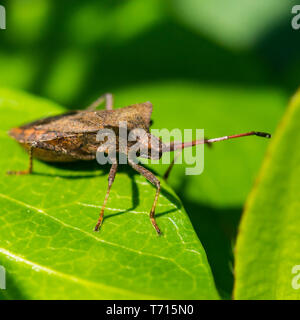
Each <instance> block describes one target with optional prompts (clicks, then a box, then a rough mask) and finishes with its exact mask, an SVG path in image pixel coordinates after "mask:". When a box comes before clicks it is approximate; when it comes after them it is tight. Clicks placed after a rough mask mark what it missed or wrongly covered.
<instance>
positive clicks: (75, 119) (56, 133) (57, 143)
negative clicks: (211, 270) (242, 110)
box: [8, 93, 271, 234]
mask: <svg viewBox="0 0 300 320" xmlns="http://www.w3.org/2000/svg"><path fill="white" fill-rule="evenodd" d="M104 101H105V102H106V110H96V108H97V107H98V106H99V105H100V104H101V103H102V102H104ZM151 113H152V104H151V103H150V102H145V103H140V104H134V105H131V106H128V107H125V108H122V109H114V110H113V98H112V95H111V94H109V93H107V94H105V95H103V96H101V97H99V98H98V99H97V100H96V101H95V102H94V103H92V104H91V105H90V106H89V107H87V108H86V109H85V110H78V111H72V112H67V113H64V114H62V115H58V116H53V117H48V118H44V119H40V120H37V121H34V122H31V123H29V124H26V125H23V126H21V127H17V128H13V129H11V130H10V131H9V135H10V136H11V137H13V138H14V139H15V140H17V141H18V142H19V143H20V144H21V146H22V147H24V148H25V149H26V150H27V151H28V153H29V168H28V169H27V170H24V171H9V172H8V174H30V173H32V170H33V166H32V159H33V157H35V158H38V159H41V160H44V161H49V162H51V161H52V162H70V161H76V160H94V159H95V158H96V154H97V150H98V148H99V146H101V144H103V142H100V141H99V140H97V133H98V132H99V130H101V129H106V128H110V129H113V130H114V131H116V132H118V130H116V129H118V128H119V123H120V121H123V122H124V121H125V122H126V123H127V130H133V129H140V128H141V129H143V130H145V131H146V133H147V137H148V138H149V139H148V140H145V142H143V143H144V147H145V148H146V150H148V152H146V154H144V155H143V157H146V158H149V159H151V158H152V157H153V153H152V152H150V151H151V150H153V148H154V149H156V151H157V153H156V155H155V159H157V158H160V157H161V156H162V154H163V153H164V152H170V151H175V150H182V149H184V148H187V147H192V146H195V145H198V144H211V143H214V142H218V141H223V140H228V139H233V138H240V137H246V136H252V135H256V136H259V137H265V138H270V137H271V135H270V134H268V133H264V132H257V131H251V132H247V133H242V134H237V135H232V136H224V137H220V138H215V139H204V140H194V141H191V142H181V141H173V142H170V143H169V144H165V143H163V142H162V141H161V140H160V139H159V138H157V137H155V136H153V135H151V133H150V131H149V127H150V124H151V119H150V118H151ZM154 142H155V146H154ZM131 144H132V143H131ZM128 147H130V143H128ZM116 151H117V152H121V149H120V145H119V141H118V136H117V144H116ZM122 153H125V155H126V156H127V160H128V164H129V165H130V166H131V167H132V168H133V169H134V170H136V171H137V172H138V173H140V174H141V175H143V176H144V177H145V178H146V179H147V180H148V181H149V182H151V183H152V184H153V185H154V186H155V187H156V194H155V198H154V202H153V205H152V208H151V211H150V220H151V222H152V225H153V227H154V228H155V230H156V232H157V233H158V234H160V233H161V231H160V229H159V227H158V225H157V223H156V221H155V217H154V214H155V207H156V203H157V200H158V196H159V193H160V181H159V180H158V178H157V177H156V176H155V175H154V174H153V173H152V172H151V171H149V170H148V169H146V168H145V167H143V166H142V165H140V164H137V163H136V162H135V161H133V159H131V157H130V154H129V153H128V152H127V149H125V150H124V148H123V149H122ZM173 165H174V160H173V162H172V163H171V164H170V166H169V168H168V170H167V172H166V174H165V176H164V177H165V178H167V176H168V175H169V173H170V171H171V168H172V167H173ZM117 169H118V163H117V162H115V163H112V165H111V169H110V172H109V176H108V189H107V192H106V195H105V199H104V202H103V205H102V209H101V212H100V217H99V219H98V222H97V224H96V227H95V231H98V230H99V228H100V227H101V224H102V221H103V215H104V209H105V206H106V202H107V200H108V196H109V192H110V189H111V186H112V184H113V182H114V179H115V176H116V172H117Z"/></svg>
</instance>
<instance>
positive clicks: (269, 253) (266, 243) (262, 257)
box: [234, 92, 300, 300]
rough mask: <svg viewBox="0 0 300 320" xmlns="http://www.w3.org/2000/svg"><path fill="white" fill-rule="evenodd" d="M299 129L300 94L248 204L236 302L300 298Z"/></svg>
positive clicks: (240, 239)
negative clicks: (298, 273) (298, 285)
mask: <svg viewBox="0 0 300 320" xmlns="http://www.w3.org/2000/svg"><path fill="white" fill-rule="evenodd" d="M299 124H300V92H298V93H297V94H296V95H295V96H294V97H293V99H292V101H291V104H290V107H289V109H288V110H287V112H286V114H285V116H284V118H283V120H282V122H281V124H280V126H279V127H278V129H277V131H276V134H275V136H274V137H273V141H272V143H271V145H270V148H269V150H268V153H267V157H266V159H265V162H264V164H263V166H262V169H261V172H260V175H259V178H258V181H257V183H256V185H255V187H254V188H253V190H252V192H251V194H250V196H249V198H248V201H247V204H246V210H245V212H244V215H243V219H242V224H241V227H240V232H239V236H238V241H237V247H236V267H235V274H236V283H235V292H234V296H235V298H236V299H297V300H299V298H300V291H299V288H298V290H297V283H298V284H299V279H298V278H299V275H298V276H297V272H299V269H298V270H297V268H298V267H299V264H300V251H299V246H300V216H299V213H300V197H299V190H300V178H299V177H300V130H299V129H300V127H299ZM297 266H298V267H297Z"/></svg>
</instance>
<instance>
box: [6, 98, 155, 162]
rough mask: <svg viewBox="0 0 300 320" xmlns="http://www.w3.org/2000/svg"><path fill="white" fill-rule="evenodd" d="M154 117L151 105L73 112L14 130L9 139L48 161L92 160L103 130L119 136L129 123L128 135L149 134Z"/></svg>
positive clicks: (143, 104)
mask: <svg viewBox="0 0 300 320" xmlns="http://www.w3.org/2000/svg"><path fill="white" fill-rule="evenodd" d="M151 113H152V104H151V103H150V102H145V103H140V104H134V105H131V106H128V107H125V108H122V109H114V110H96V111H88V110H86V111H85V110H82V111H73V112H68V113H65V114H62V115H58V116H53V117H48V118H44V119H40V120H37V121H34V122H31V123H28V124H26V125H23V126H20V127H17V128H13V129H11V130H10V131H9V135H10V136H11V137H13V138H14V139H15V140H17V141H18V142H19V143H20V144H21V145H22V147H24V148H25V149H29V148H30V147H31V146H34V151H33V156H34V157H36V158H39V159H42V160H45V161H63V162H66V161H74V160H91V159H94V158H95V157H96V151H97V148H98V147H99V145H100V144H101V142H99V141H97V140H96V135H97V132H98V131H99V130H100V129H104V128H110V129H113V130H114V131H115V133H116V135H118V128H119V122H120V121H126V123H127V129H128V131H130V130H132V129H135V128H142V129H144V130H146V131H147V132H149V126H150V119H151Z"/></svg>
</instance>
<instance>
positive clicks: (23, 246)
mask: <svg viewBox="0 0 300 320" xmlns="http://www.w3.org/2000/svg"><path fill="white" fill-rule="evenodd" d="M62 110H63V109H62V108H61V107H60V106H58V105H56V104H54V103H51V102H49V101H47V100H44V99H40V98H36V97H33V96H30V95H28V94H25V93H22V92H17V91H12V90H8V89H1V90H0V113H1V120H2V126H1V133H0V139H1V147H2V156H1V160H0V161H1V165H0V168H1V173H0V174H1V184H0V206H1V214H0V265H2V266H4V267H5V268H6V273H7V289H6V290H1V291H0V297H1V298H3V299H16V298H18V299H60V298H63V299H99V298H100V299H148V298H149V299H157V298H164V299H201V298H205V299H217V298H218V294H217V292H216V289H215V286H214V281H213V278H212V274H211V271H210V267H209V265H208V262H207V258H206V254H205V252H204V250H203V247H202V246H201V243H200V242H199V240H198V237H197V235H196V233H195V232H194V229H193V227H192V225H191V223H190V221H189V218H188V217H187V214H186V213H185V211H184V208H183V207H182V204H181V202H180V201H179V200H178V198H177V196H176V195H175V194H174V192H173V191H172V190H171V189H170V188H169V187H168V186H167V185H166V184H164V183H163V184H162V187H163V190H162V193H161V196H160V198H159V204H158V207H157V222H158V224H159V226H160V228H161V230H162V231H163V236H161V237H158V236H157V235H156V232H155V230H154V229H153V228H152V226H151V223H150V221H149V211H150V208H151V205H152V201H153V199H154V195H155V189H154V188H153V187H152V186H151V185H150V184H149V183H148V182H147V181H146V180H145V179H144V178H143V177H141V176H139V175H136V174H134V172H133V171H131V170H128V169H127V168H121V170H120V171H121V172H120V173H118V174H117V177H116V180H115V183H114V185H113V188H112V190H111V194H110V198H109V202H108V205H107V206H108V208H107V210H106V213H105V217H106V219H105V221H104V224H103V226H102V229H101V231H100V232H99V233H94V232H93V227H94V225H95V223H96V221H97V218H98V214H99V211H100V206H101V204H102V201H103V199H104V195H105V192H106V187H107V173H108V170H109V168H107V167H104V168H102V167H99V166H98V164H97V163H96V162H95V163H93V162H84V163H78V164H77V163H76V164H69V165H68V164H66V165H59V166H58V165H56V166H54V165H49V164H46V163H43V162H39V161H35V162H34V171H35V174H34V175H31V176H7V175H6V174H5V172H6V171H7V170H15V169H25V168H26V166H27V162H28V159H27V155H26V153H25V152H24V151H23V150H22V149H21V148H20V147H19V146H18V145H17V144H16V142H15V141H13V140H12V139H11V138H9V137H8V135H7V130H8V129H9V128H11V127H13V126H18V125H21V124H22V123H24V122H28V121H31V120H35V119H36V118H39V117H41V116H49V115H53V114H57V113H60V112H62Z"/></svg>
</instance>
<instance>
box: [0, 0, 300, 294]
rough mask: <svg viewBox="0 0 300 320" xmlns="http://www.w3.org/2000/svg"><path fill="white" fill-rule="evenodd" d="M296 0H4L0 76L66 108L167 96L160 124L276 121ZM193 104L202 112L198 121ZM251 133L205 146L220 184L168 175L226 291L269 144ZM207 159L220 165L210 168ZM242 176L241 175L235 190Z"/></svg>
mask: <svg viewBox="0 0 300 320" xmlns="http://www.w3.org/2000/svg"><path fill="white" fill-rule="evenodd" d="M293 3H295V2H294V1H283V0H266V1H261V0H244V1H241V0H227V1H217V0H214V1H209V0H201V1H200V0H198V1H197V0H168V1H161V0H147V1H142V0H128V1H124V0H123V1H121V0H114V1H111V0H102V1H93V0H89V1H77V0H73V1H66V0H61V1H50V0H28V1H25V0H11V1H1V4H3V5H4V6H5V7H6V12H7V29H6V30H0V39H1V40H0V85H1V86H9V87H15V88H21V89H24V90H27V91H29V92H31V93H34V94H37V95H41V96H44V97H46V98H49V99H52V100H55V101H57V102H58V103H61V104H62V105H65V106H66V107H67V108H82V107H84V106H86V105H87V104H89V103H90V102H91V101H92V100H93V99H95V98H96V97H98V96H99V95H100V94H102V93H104V92H106V91H109V92H112V93H115V94H116V104H117V106H118V107H120V106H121V105H122V104H130V103H135V102H142V101H143V99H146V100H150V101H152V102H153V103H154V106H155V104H156V105H157V104H158V105H159V104H161V105H162V104H164V105H163V106H159V107H157V108H156V109H155V115H154V120H155V127H156V128H160V127H162V126H164V127H168V128H170V129H171V128H174V127H176V123H178V125H177V127H179V128H182V129H183V128H194V127H195V128H196V127H198V128H204V129H207V128H208V132H209V135H210V136H213V135H216V134H221V135H224V134H230V133H231V132H228V131H229V130H231V131H234V130H233V129H236V130H244V129H245V130H247V129H251V128H248V126H253V123H256V122H255V120H256V119H257V123H259V126H260V129H261V130H268V129H269V128H270V129H272V130H273V129H274V128H275V125H276V123H277V122H278V120H279V118H280V116H281V114H282V112H283V111H284V108H285V106H286V104H287V100H288V97H289V96H290V95H291V94H292V93H293V92H294V91H295V90H296V88H297V87H298V85H299V83H300V81H299V78H300V62H299V49H300V41H299V34H300V31H296V30H293V29H292V28H291V18H292V14H291V8H292V5H293ZM237 104H239V106H238V105H237ZM237 107H239V109H236V108H237ZM199 108H201V110H202V111H201V115H202V117H201V121H198V122H197V121H196V119H195V117H194V115H195V110H198V109H199ZM160 110H162V111H161V113H160ZM193 110H194V111H193ZM236 114H238V115H237V116H236ZM243 115H244V117H243ZM223 119H224V121H223ZM190 123H191V125H190V126H189V124H190ZM264 123H266V125H265V126H264ZM223 126H224V130H222V127H223ZM264 127H266V128H264ZM232 133H235V131H234V132H232ZM257 143H258V145H260V146H261V147H258V150H255V149H251V148H250V149H245V150H243V147H240V148H241V149H230V147H229V149H227V150H228V151H227V150H226V146H225V147H224V148H223V147H220V148H221V149H219V151H215V150H211V151H209V153H210V154H209V155H208V157H207V158H206V163H207V162H208V161H209V160H210V158H212V157H215V158H216V159H215V160H212V162H209V163H212V164H211V165H210V164H207V165H206V166H205V168H206V172H205V174H206V175H207V176H209V175H211V176H212V177H213V179H215V180H216V184H217V185H218V186H219V188H218V191H217V190H215V191H214V190H210V189H209V187H208V190H209V191H208V192H207V194H205V192H206V191H205V189H206V186H208V182H207V181H208V180H207V179H208V178H206V177H205V176H204V177H203V182H199V181H200V180H199V179H201V177H198V178H197V179H198V180H197V181H196V180H195V179H194V180H193V179H191V180H189V177H186V176H184V175H183V174H182V171H180V170H177V171H176V173H175V176H174V177H173V178H172V180H171V184H172V186H173V187H174V188H175V190H176V192H177V194H178V195H179V196H180V198H181V199H182V201H183V204H184V206H185V208H186V210H187V212H188V213H189V215H190V217H191V220H192V223H193V225H194V227H195V229H196V231H197V233H198V235H199V237H200V240H201V242H202V243H203V245H204V247H205V249H206V252H207V255H208V259H209V262H210V264H211V267H212V270H213V273H214V276H215V280H216V284H217V287H218V289H219V290H220V293H221V295H222V296H223V297H230V295H231V290H232V285H233V275H232V272H231V265H232V263H233V252H232V247H233V244H234V239H235V235H236V230H237V226H238V222H239V219H240V215H241V212H242V207H243V203H244V201H245V199H246V196H247V193H248V192H249V190H250V188H251V184H252V182H253V180H254V177H255V175H256V173H257V170H258V168H259V166H260V162H261V160H262V157H263V150H264V148H265V147H264V146H262V142H260V141H259V142H257ZM222 148H223V149H222ZM232 148H239V147H232ZM216 149H217V148H216ZM220 150H221V151H220ZM250 150H251V152H252V153H250V154H249V152H250ZM214 152H218V153H214ZM227 152H228V153H231V154H232V155H233V156H234V155H236V154H240V153H241V152H244V158H241V159H238V158H237V159H236V161H237V162H238V161H240V163H243V159H246V158H249V159H250V158H251V157H252V156H253V158H254V159H253V163H254V164H253V166H251V167H250V168H249V167H248V168H247V166H245V167H244V169H245V170H244V171H243V172H244V173H243V174H242V175H241V173H240V172H239V170H238V169H236V170H234V169H235V168H236V166H235V164H232V162H233V161H234V160H233V159H232V158H230V157H229V158H228V157H227V156H226V155H225V154H226V153H227ZM223 154H224V159H223V156H222V155H223ZM216 155H217V157H216ZM226 157H227V158H226ZM213 161H215V163H216V166H218V164H219V167H218V168H217V169H216V171H214V168H215V167H216V166H214V163H213ZM220 163H222V164H224V166H225V165H226V164H227V165H229V166H230V164H229V163H231V168H232V170H229V171H228V173H227V175H226V174H225V175H224V176H222V172H223V171H222V169H221V165H220ZM249 163H251V160H249ZM227 168H228V166H227ZM238 168H243V167H242V166H241V167H238ZM241 170H242V169H241ZM156 171H159V172H160V173H161V171H160V170H159V169H156ZM207 171H208V172H207ZM240 175H241V176H240ZM231 177H233V178H232V179H231ZM239 177H240V179H241V180H243V182H242V184H245V186H243V187H242V188H241V189H240V188H239V187H238V181H239ZM245 177H249V180H247V179H248V178H245ZM245 180H247V181H246V182H245ZM222 182H224V184H223V183H222ZM199 186H201V188H202V189H201V190H199V189H198V187H199ZM222 187H223V190H222ZM191 189H193V191H190V190H191ZM220 190H221V191H220ZM226 190H228V192H227V193H226ZM218 193H222V194H224V197H223V198H222V196H220V194H218ZM201 226H202V227H201Z"/></svg>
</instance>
